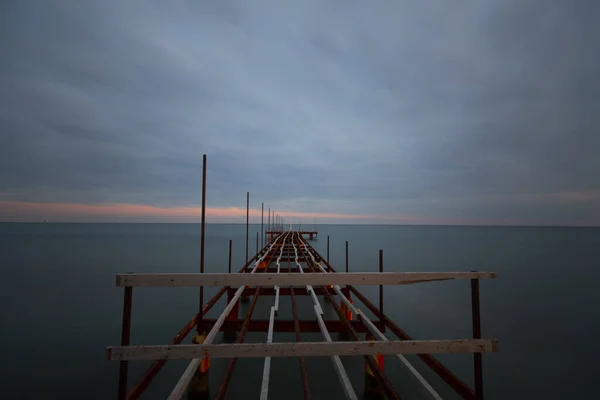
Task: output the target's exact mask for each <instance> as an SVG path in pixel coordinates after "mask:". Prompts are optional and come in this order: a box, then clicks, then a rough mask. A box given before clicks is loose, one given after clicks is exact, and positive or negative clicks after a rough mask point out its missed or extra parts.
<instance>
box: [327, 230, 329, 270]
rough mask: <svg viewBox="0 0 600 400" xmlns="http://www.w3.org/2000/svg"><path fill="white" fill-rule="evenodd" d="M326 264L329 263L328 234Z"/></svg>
mask: <svg viewBox="0 0 600 400" xmlns="http://www.w3.org/2000/svg"><path fill="white" fill-rule="evenodd" d="M327 264H329V235H327Z"/></svg>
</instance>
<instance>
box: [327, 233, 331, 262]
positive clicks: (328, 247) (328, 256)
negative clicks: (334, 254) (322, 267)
mask: <svg viewBox="0 0 600 400" xmlns="http://www.w3.org/2000/svg"><path fill="white" fill-rule="evenodd" d="M327 264H329V235H327ZM330 271H331V269H330Z"/></svg>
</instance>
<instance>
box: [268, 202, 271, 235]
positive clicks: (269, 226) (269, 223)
mask: <svg viewBox="0 0 600 400" xmlns="http://www.w3.org/2000/svg"><path fill="white" fill-rule="evenodd" d="M270 230H271V208H270V207H269V222H268V223H267V231H270Z"/></svg>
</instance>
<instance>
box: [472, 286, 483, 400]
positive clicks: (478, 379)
mask: <svg viewBox="0 0 600 400" xmlns="http://www.w3.org/2000/svg"><path fill="white" fill-rule="evenodd" d="M471 312H472V318H473V339H481V319H480V316H479V279H471ZM482 364H483V362H482V359H481V353H473V371H474V375H475V398H476V399H477V400H481V399H483V365H482Z"/></svg>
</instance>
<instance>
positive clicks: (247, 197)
mask: <svg viewBox="0 0 600 400" xmlns="http://www.w3.org/2000/svg"><path fill="white" fill-rule="evenodd" d="M249 221H250V192H246V262H248V223H249Z"/></svg>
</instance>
